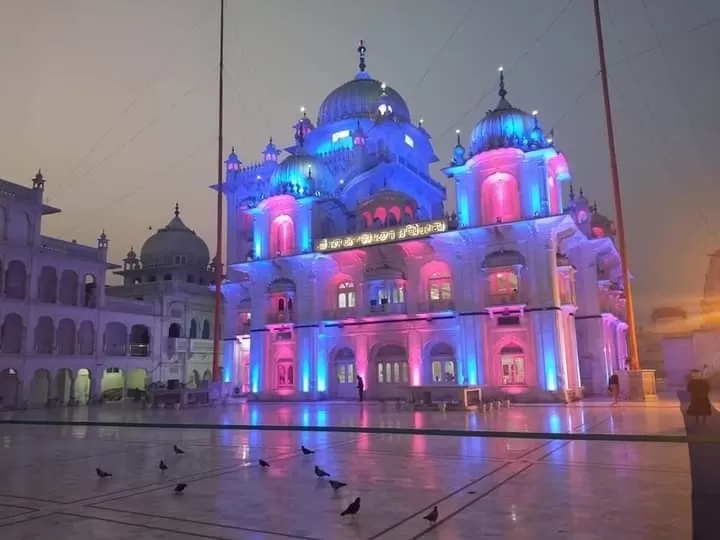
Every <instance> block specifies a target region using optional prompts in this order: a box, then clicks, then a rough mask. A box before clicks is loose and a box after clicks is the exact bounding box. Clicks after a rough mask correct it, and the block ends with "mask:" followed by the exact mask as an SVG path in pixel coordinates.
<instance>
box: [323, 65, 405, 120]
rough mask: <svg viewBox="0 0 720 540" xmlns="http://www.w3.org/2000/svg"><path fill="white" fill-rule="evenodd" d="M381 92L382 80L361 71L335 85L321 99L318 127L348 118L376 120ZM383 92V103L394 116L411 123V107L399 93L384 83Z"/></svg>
mask: <svg viewBox="0 0 720 540" xmlns="http://www.w3.org/2000/svg"><path fill="white" fill-rule="evenodd" d="M382 93H383V89H382V83H381V82H380V81H376V80H375V79H373V78H372V77H370V75H368V74H367V73H366V72H365V71H360V72H359V73H358V74H357V75H356V76H355V78H354V79H353V80H351V81H348V82H346V83H345V84H343V85H342V86H339V87H337V88H336V89H335V90H333V91H332V92H330V94H328V96H327V97H326V98H325V99H324V100H323V102H322V104H321V105H320V109H319V111H318V118H317V125H318V127H320V126H325V125H328V124H333V123H335V122H340V121H342V120H348V119H351V118H357V119H359V118H368V119H371V120H373V119H375V117H376V116H377V110H378V102H379V100H380V96H381V95H382ZM385 93H386V96H385V97H384V100H385V103H386V104H387V105H389V106H390V107H391V108H392V113H393V116H394V117H395V118H396V119H397V120H399V121H404V122H410V109H408V106H407V103H405V100H404V99H403V98H402V96H401V95H400V94H399V93H398V92H397V91H395V90H394V89H393V88H390V87H389V86H387V85H386V86H385Z"/></svg>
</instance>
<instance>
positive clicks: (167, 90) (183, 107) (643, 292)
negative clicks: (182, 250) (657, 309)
mask: <svg viewBox="0 0 720 540" xmlns="http://www.w3.org/2000/svg"><path fill="white" fill-rule="evenodd" d="M227 5H228V7H227V13H226V102H225V121H226V130H225V152H226V153H227V152H229V151H230V148H231V146H232V145H234V146H235V147H236V150H237V152H238V154H239V155H240V158H241V159H242V160H243V161H244V162H246V163H247V162H252V161H256V160H257V159H258V158H259V157H260V151H261V149H262V148H263V147H264V146H265V144H266V142H267V138H268V137H269V136H270V135H272V136H273V137H274V139H275V141H276V142H277V143H278V145H283V146H285V145H287V144H289V143H290V142H291V140H292V130H291V128H290V125H291V124H292V123H293V122H294V121H295V120H296V119H297V118H298V115H299V110H300V107H301V106H303V105H304V106H305V107H306V108H307V110H308V114H309V115H310V116H311V117H312V118H313V119H314V117H315V114H316V112H317V108H318V106H319V104H320V102H321V101H322V99H323V98H324V97H325V96H326V95H327V94H328V93H329V92H330V91H331V90H332V89H333V88H335V87H337V86H339V85H340V84H342V83H343V82H345V81H347V80H349V79H351V78H352V77H353V76H354V74H355V72H356V71H357V63H358V62H357V57H356V52H355V49H356V47H357V41H358V40H359V39H361V38H362V39H365V40H366V44H367V47H368V71H369V72H370V73H371V75H372V76H373V77H374V78H376V79H378V80H383V81H386V82H387V83H388V84H389V85H390V86H392V87H393V88H395V89H396V90H398V91H399V92H400V93H401V94H402V95H403V97H404V98H405V100H406V101H407V102H408V105H409V106H410V111H411V114H412V115H413V119H414V120H417V119H419V118H421V117H422V118H423V119H424V120H425V127H426V129H427V130H428V131H429V132H430V134H431V135H432V136H433V141H434V145H435V151H436V153H437V154H438V156H440V158H441V164H445V163H447V161H448V160H449V158H450V155H451V150H452V146H453V145H454V141H455V129H456V128H459V129H460V130H461V131H462V137H463V141H464V142H466V141H467V136H468V134H469V132H470V131H471V130H472V127H473V126H474V125H475V123H476V122H477V121H478V120H480V119H481V118H482V116H483V114H484V112H485V111H486V110H487V109H488V108H491V107H494V106H495V104H496V102H497V94H496V90H497V66H498V65H501V64H502V65H504V67H505V73H506V82H507V87H508V91H509V95H508V98H509V100H510V102H511V103H513V105H515V106H517V107H520V108H523V109H525V110H527V111H531V110H533V109H538V110H539V111H540V119H541V123H542V125H543V127H544V128H545V129H546V130H547V129H550V128H554V129H555V134H556V143H557V147H558V149H560V150H561V151H562V152H564V153H565V155H566V156H567V158H568V161H569V164H570V167H571V170H572V173H573V176H574V179H575V181H574V183H575V186H576V190H577V188H579V187H583V188H584V190H585V193H586V195H587V196H588V197H589V198H590V199H591V200H592V199H597V202H598V205H599V208H600V211H601V212H603V213H605V214H607V215H608V216H610V217H614V211H613V207H612V194H611V184H610V174H609V161H608V152H607V145H606V138H605V124H604V119H603V115H602V97H601V88H600V80H599V77H598V76H597V74H598V60H597V50H596V45H595V33H594V22H593V14H592V1H591V0H570V1H568V0H542V1H538V0H503V1H499V0H443V1H439V0H302V1H301V0H228V4H227ZM602 5H603V17H604V28H605V34H606V35H605V37H606V47H607V55H608V63H609V66H610V68H609V74H610V86H611V97H612V100H613V112H614V115H615V126H616V135H617V142H618V152H619V159H620V175H621V182H622V186H623V204H624V206H625V213H626V227H627V234H628V241H629V247H630V265H631V271H632V273H633V275H634V277H635V279H634V282H633V283H634V290H635V293H636V295H637V303H638V312H639V315H640V321H641V322H644V321H645V319H646V317H647V314H648V313H649V311H650V309H651V308H652V307H654V306H657V305H667V304H679V305H683V306H685V307H688V308H692V307H693V306H694V305H695V304H696V302H697V300H698V298H699V296H700V295H701V293H702V284H703V279H704V272H705V267H706V260H707V255H708V254H709V253H710V252H711V251H714V250H716V249H720V235H719V234H718V232H720V212H718V210H717V207H718V202H719V201H720V182H719V181H718V180H720V161H719V159H718V150H717V149H716V148H715V147H716V145H717V144H718V142H719V141H720V127H719V126H720V106H719V105H718V99H719V97H720V2H718V1H717V0H603V1H602ZM218 8H219V0H62V1H59V0H0V177H2V178H4V179H6V180H10V181H14V182H18V183H22V184H26V185H29V182H30V178H31V177H32V176H33V174H34V173H35V171H36V170H37V169H38V167H42V170H43V173H44V174H45V176H46V179H47V182H48V183H47V188H46V189H47V191H46V195H47V202H48V203H50V204H52V205H54V206H57V207H59V208H61V209H62V210H63V212H62V213H61V214H59V215H56V216H51V217H48V218H47V219H46V220H45V223H44V227H43V232H44V234H48V235H55V236H60V237H62V238H65V239H68V240H69V239H73V238H75V239H77V240H78V241H79V242H83V243H91V244H94V243H95V239H96V238H97V236H98V234H99V233H100V231H101V230H102V229H105V230H106V232H107V234H108V236H109V237H110V240H111V244H110V247H111V249H110V254H111V258H112V259H113V260H114V261H116V262H117V261H119V260H120V259H121V258H122V257H123V256H124V255H125V253H126V252H127V251H128V250H129V249H130V247H131V246H134V247H135V249H138V250H139V248H140V246H141V245H142V243H143V241H144V240H145V238H146V237H147V236H148V234H149V231H148V227H149V226H152V227H153V228H156V227H161V226H163V225H165V224H166V223H167V221H168V220H169V219H170V218H171V217H172V210H173V206H174V204H175V202H176V201H178V202H179V203H180V206H181V213H182V218H183V219H184V220H185V222H186V223H187V224H188V226H190V227H192V228H194V229H195V230H197V231H198V233H199V234H201V235H202V236H203V237H204V238H205V239H206V241H207V242H208V244H209V245H210V246H211V250H214V245H215V240H214V239H215V231H214V229H215V218H214V211H215V206H214V204H215V194H214V192H213V191H211V190H210V189H208V188H207V186H208V185H210V184H212V183H214V182H215V170H216V169H215V167H216V162H215V159H216V122H217V116H216V110H217V56H218V51H217V35H218V28H219V24H218ZM435 176H436V178H438V179H443V177H442V175H441V174H440V173H439V167H438V169H436V175H435ZM443 181H444V180H443ZM445 184H446V185H449V184H448V182H445ZM449 194H450V202H449V204H448V208H449V209H452V208H453V207H454V201H453V198H454V190H450V192H449Z"/></svg>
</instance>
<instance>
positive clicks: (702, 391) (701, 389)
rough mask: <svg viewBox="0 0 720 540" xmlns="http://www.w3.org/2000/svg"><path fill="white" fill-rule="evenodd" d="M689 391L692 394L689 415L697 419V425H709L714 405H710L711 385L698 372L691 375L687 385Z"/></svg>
mask: <svg viewBox="0 0 720 540" xmlns="http://www.w3.org/2000/svg"><path fill="white" fill-rule="evenodd" d="M687 391H688V393H689V394H690V405H689V406H688V409H687V413H688V415H689V416H692V417H694V418H695V425H697V424H698V423H700V422H702V424H703V425H705V424H706V423H707V417H708V416H710V415H711V414H712V405H711V404H710V397H709V396H710V383H709V382H708V381H707V379H706V378H705V377H703V376H702V375H701V374H700V373H698V372H697V371H693V372H692V373H691V374H690V380H689V381H688V384H687Z"/></svg>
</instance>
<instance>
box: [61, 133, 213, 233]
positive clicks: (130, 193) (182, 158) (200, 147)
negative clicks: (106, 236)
mask: <svg viewBox="0 0 720 540" xmlns="http://www.w3.org/2000/svg"><path fill="white" fill-rule="evenodd" d="M215 141H216V138H215V137H214V136H213V137H212V138H210V139H206V140H205V141H203V142H201V143H200V144H199V145H197V146H196V147H195V148H194V149H193V150H191V151H190V152H186V153H185V154H183V155H181V156H179V158H178V156H174V157H173V165H174V166H173V167H171V168H170V169H169V170H168V168H167V167H163V168H162V171H163V174H164V175H166V176H172V175H173V173H174V172H175V171H177V170H178V169H180V166H181V165H184V164H185V162H186V161H187V160H189V159H190V158H192V157H195V156H196V155H197V154H198V153H199V152H200V151H201V150H203V149H205V147H207V146H208V145H209V144H210V143H211V142H215ZM149 176H151V177H152V176H153V175H149ZM148 183H149V181H146V182H143V184H142V185H141V186H140V188H142V187H143V186H144V185H146V184H148ZM140 188H133V189H129V190H127V191H126V192H125V193H124V194H123V195H121V196H120V197H119V198H113V199H112V201H111V202H110V203H108V204H107V205H105V206H103V207H102V208H99V209H97V210H96V212H94V213H93V214H91V216H90V217H91V218H94V217H96V216H98V215H105V216H107V210H108V209H109V208H111V207H113V206H117V205H118V203H121V202H123V201H126V200H127V199H129V198H130V197H131V196H133V195H137V194H139V193H141V192H140V191H139V189H140ZM86 221H88V217H87V216H86V217H84V218H82V220H78V221H77V222H76V223H74V224H73V225H71V226H70V227H68V228H66V229H65V232H63V233H62V234H61V235H60V236H69V235H72V234H73V233H74V232H76V231H77V230H78V229H79V228H80V227H81V226H82V224H83V223H85V222H86Z"/></svg>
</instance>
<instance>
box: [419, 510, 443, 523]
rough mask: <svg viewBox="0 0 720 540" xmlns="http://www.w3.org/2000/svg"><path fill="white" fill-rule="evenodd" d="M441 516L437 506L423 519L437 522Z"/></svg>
mask: <svg viewBox="0 0 720 540" xmlns="http://www.w3.org/2000/svg"><path fill="white" fill-rule="evenodd" d="M439 516H440V512H439V511H438V507H437V506H435V507H434V508H433V509H432V512H430V513H429V514H428V515H426V516H424V517H423V519H427V520H428V521H429V522H430V523H432V524H435V522H436V521H437V519H438V517H439Z"/></svg>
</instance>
